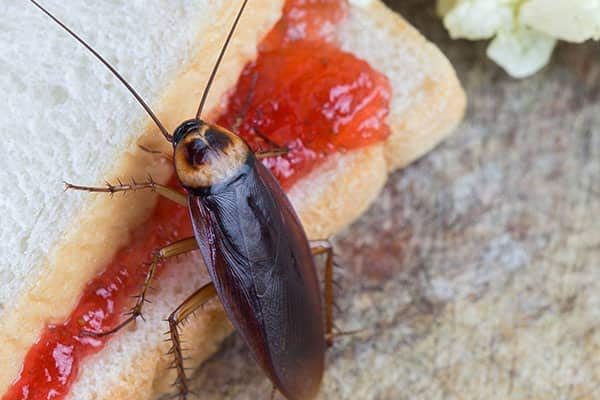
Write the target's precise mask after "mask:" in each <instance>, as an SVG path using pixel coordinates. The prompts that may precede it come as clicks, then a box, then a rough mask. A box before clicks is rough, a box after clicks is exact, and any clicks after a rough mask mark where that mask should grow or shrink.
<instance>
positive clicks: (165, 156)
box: [138, 144, 173, 162]
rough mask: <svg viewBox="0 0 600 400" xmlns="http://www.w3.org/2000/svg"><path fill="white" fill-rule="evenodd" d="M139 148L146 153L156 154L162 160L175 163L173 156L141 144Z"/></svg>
mask: <svg viewBox="0 0 600 400" xmlns="http://www.w3.org/2000/svg"><path fill="white" fill-rule="evenodd" d="M138 147H139V148H140V150H142V151H145V152H146V153H150V154H156V155H158V156H160V157H161V158H164V159H165V160H167V161H171V162H173V156H172V155H170V154H167V153H164V152H162V151H160V150H153V149H151V148H149V147H146V146H142V145H141V144H138Z"/></svg>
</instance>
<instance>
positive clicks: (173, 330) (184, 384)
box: [168, 282, 217, 400]
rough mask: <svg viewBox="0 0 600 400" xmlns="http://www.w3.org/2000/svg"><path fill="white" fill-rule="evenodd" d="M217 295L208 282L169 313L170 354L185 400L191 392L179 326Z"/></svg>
mask: <svg viewBox="0 0 600 400" xmlns="http://www.w3.org/2000/svg"><path fill="white" fill-rule="evenodd" d="M216 295H217V292H216V290H215V286H214V285H213V284H212V282H209V283H207V284H206V285H204V286H202V287H201V288H200V289H198V290H196V291H195V292H194V293H193V294H192V295H191V296H190V297H188V298H187V299H186V300H185V301H184V302H183V303H181V305H180V306H179V307H177V308H176V309H175V311H173V312H172V313H171V315H169V319H168V321H169V336H170V339H171V342H172V343H173V346H172V347H171V349H170V350H169V354H173V357H174V360H173V364H172V365H173V367H174V368H175V369H177V379H176V380H175V385H177V386H178V387H179V399H180V400H185V399H186V398H187V395H188V394H189V393H190V390H189V386H188V381H187V377H186V375H185V368H184V366H183V362H184V358H183V351H182V349H181V339H180V337H179V331H178V329H177V327H178V326H179V324H181V323H182V322H183V321H185V320H186V319H187V318H188V317H189V316H190V315H192V314H193V313H194V311H196V310H197V309H198V308H200V307H202V305H204V304H205V303H206V302H207V301H208V300H210V299H212V298H213V297H215V296H216Z"/></svg>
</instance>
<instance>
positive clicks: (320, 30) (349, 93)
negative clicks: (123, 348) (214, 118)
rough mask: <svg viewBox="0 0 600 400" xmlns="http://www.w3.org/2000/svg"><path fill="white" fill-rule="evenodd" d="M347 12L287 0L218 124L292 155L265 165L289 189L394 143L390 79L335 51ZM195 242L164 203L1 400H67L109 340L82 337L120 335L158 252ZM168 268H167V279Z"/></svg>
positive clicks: (330, 0)
mask: <svg viewBox="0 0 600 400" xmlns="http://www.w3.org/2000/svg"><path fill="white" fill-rule="evenodd" d="M345 11H346V3H345V2H344V1H343V0H288V1H287V3H286V5H285V7H284V13H283V17H282V18H281V20H280V21H279V22H278V23H277V24H276V26H275V27H274V28H273V30H272V31H271V32H270V33H269V34H268V35H267V37H266V38H265V39H264V40H263V42H262V43H261V45H260V47H259V54H258V57H257V59H256V61H255V62H253V63H250V64H248V65H247V66H246V68H245V69H244V72H243V73H242V75H241V77H240V79H239V82H238V83H237V87H236V88H235V90H234V91H233V93H232V94H231V98H230V100H229V105H228V108H227V110H226V112H225V113H224V114H223V115H222V116H221V117H220V118H219V121H218V122H219V123H220V124H221V125H223V126H225V127H229V128H230V129H232V130H233V131H235V132H238V133H239V134H240V135H241V136H242V137H244V139H245V140H247V141H248V143H249V144H250V145H251V146H252V148H253V149H255V150H267V149H273V148H278V147H287V148H288V149H289V152H288V153H287V154H286V155H285V156H278V157H274V158H270V159H266V160H264V163H265V164H266V165H267V166H268V167H269V168H270V170H271V171H272V172H273V174H274V175H275V176H276V177H277V178H278V179H279V181H280V182H281V184H282V185H283V186H284V188H289V187H290V186H292V185H293V184H294V183H295V182H297V181H298V179H300V178H301V177H302V176H304V175H306V174H307V173H309V172H310V171H312V170H313V169H314V168H315V167H316V166H317V165H318V163H320V162H322V161H323V160H324V159H325V158H326V157H327V156H329V155H331V154H334V153H337V152H344V151H348V150H351V149H355V148H358V147H362V146H366V145H369V144H372V143H375V142H379V141H382V140H384V139H385V138H386V137H387V135H388V134H389V129H388V128H387V126H386V125H385V123H384V119H385V117H386V115H387V113H388V103H389V97H390V88H389V83H388V81H387V79H386V78H385V77H384V76H383V75H381V74H380V73H378V72H376V71H374V70H373V69H372V68H371V67H370V66H369V65H368V64H367V63H366V62H364V61H361V60H359V59H357V58H356V57H354V56H353V55H351V54H349V53H345V52H343V51H341V50H339V49H338V48H337V47H336V44H335V40H336V31H335V25H336V24H337V23H339V22H340V21H341V20H342V18H343V17H344V15H345ZM171 183H172V184H175V180H173V182H171ZM191 235H192V229H191V226H190V222H189V216H188V213H187V210H185V209H183V208H182V207H179V206H177V205H176V204H174V203H172V202H170V201H168V200H165V199H162V198H161V199H159V201H158V205H157V207H156V210H155V211H154V213H153V215H152V216H151V217H150V219H149V220H148V221H147V222H146V223H145V224H143V225H142V226H141V227H139V228H137V229H136V230H135V232H134V233H133V239H132V241H131V243H129V244H128V245H127V247H126V248H124V249H122V250H120V251H119V252H118V253H117V255H116V256H115V258H114V259H113V261H112V262H111V263H110V264H109V265H107V266H106V268H105V269H104V271H103V272H102V273H101V274H100V275H98V276H97V277H96V278H94V279H93V280H92V281H91V282H89V283H88V285H87V287H86V288H85V290H84V293H83V294H82V297H81V298H80V300H79V303H78V304H77V306H76V307H75V309H74V310H73V312H72V313H71V315H70V316H69V317H68V318H67V319H66V320H65V321H64V322H63V323H61V324H54V325H48V326H47V327H46V328H45V329H44V331H43V332H42V334H41V337H40V339H39V340H38V342H37V343H35V344H34V345H33V346H32V347H31V349H29V351H28V353H27V355H26V358H25V361H24V364H23V368H22V370H21V373H20V375H19V377H18V379H17V380H16V381H15V382H14V383H13V385H12V387H11V388H10V389H9V390H8V392H7V393H6V394H5V395H4V396H3V397H2V399H3V400H25V399H28V400H47V399H54V400H58V399H62V398H64V397H65V396H66V395H67V393H68V392H69V389H70V387H71V385H72V383H73V382H74V380H75V379H76V377H77V373H78V371H79V368H80V366H81V363H82V361H83V360H84V359H85V358H86V357H88V356H90V355H92V354H95V353H97V352H98V351H100V350H101V349H102V347H103V346H104V344H105V343H106V341H107V340H109V338H110V337H107V338H102V339H95V338H91V337H83V336H80V332H81V331H82V330H84V329H85V330H92V331H105V330H108V329H110V328H112V327H114V326H115V325H116V324H117V323H118V322H119V321H120V320H121V319H122V315H123V313H124V312H125V311H127V310H128V309H129V308H130V307H131V306H133V303H132V299H131V298H130V296H132V295H135V294H137V293H138V292H139V286H140V285H141V284H142V282H143V279H144V273H145V268H144V267H143V263H144V262H146V261H148V259H149V258H150V256H151V254H152V251H153V250H155V249H157V248H160V247H163V246H165V245H166V244H168V243H170V242H173V241H175V240H177V239H181V238H184V237H188V236H191ZM165 268H169V264H168V263H167V264H166V265H165V266H164V267H163V268H160V269H159V270H158V273H159V274H160V273H161V271H164V269H165Z"/></svg>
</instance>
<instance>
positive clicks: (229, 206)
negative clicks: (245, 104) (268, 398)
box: [173, 120, 325, 399]
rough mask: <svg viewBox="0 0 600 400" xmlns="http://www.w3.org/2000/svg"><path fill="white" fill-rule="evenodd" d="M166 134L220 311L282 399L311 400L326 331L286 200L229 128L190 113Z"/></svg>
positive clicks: (300, 233) (310, 265)
mask: <svg viewBox="0 0 600 400" xmlns="http://www.w3.org/2000/svg"><path fill="white" fill-rule="evenodd" d="M173 139H174V140H173V144H174V147H175V157H174V159H175V166H176V173H177V175H178V178H179V180H180V182H181V184H182V186H183V187H184V188H185V189H186V190H187V191H188V193H189V194H188V204H189V210H190V216H191V218H192V224H193V227H194V234H195V237H196V240H197V242H198V244H199V246H200V251H201V252H202V255H203V258H204V262H205V264H206V266H207V267H208V270H209V273H210V276H211V278H212V282H213V284H214V285H215V288H216V291H217V293H218V295H219V298H220V300H221V302H222V303H223V306H224V307H225V310H226V311H227V314H228V315H229V318H230V319H231V321H232V322H233V324H234V326H235V327H236V329H237V331H238V332H239V333H240V334H241V336H242V337H243V338H244V340H245V341H246V343H247V344H248V346H249V348H250V351H251V352H252V354H253V355H254V357H255V359H256V360H257V362H258V363H259V364H260V365H261V367H262V368H263V369H264V370H265V372H266V373H267V374H268V375H269V377H270V378H271V380H272V381H273V383H274V384H275V385H276V387H277V388H278V389H279V390H280V391H281V392H282V393H283V394H284V395H285V396H286V397H288V398H290V399H307V398H312V397H313V396H314V395H315V394H316V392H317V391H318V388H319V384H320V382H321V376H322V374H323V364H324V353H325V328H324V324H323V317H322V311H321V310H322V308H321V301H320V290H319V286H318V283H317V276H316V273H315V266H314V262H313V257H312V254H311V250H310V246H309V243H308V240H307V239H306V235H305V234H304V230H303V228H302V225H301V223H300V221H299V219H298V217H297V216H296V214H295V212H294V210H293V208H292V206H291V204H290V202H289V201H288V199H287V197H286V195H285V193H284V192H283V190H282V189H281V187H280V186H279V184H278V183H277V181H276V180H275V178H274V177H273V176H272V175H271V173H270V172H269V171H268V170H267V169H266V168H265V167H264V166H263V165H262V164H261V163H260V162H256V158H255V156H254V154H253V153H252V152H251V151H250V148H249V147H248V146H247V145H246V143H245V142H244V141H243V140H242V139H240V138H239V137H237V136H235V135H234V134H233V133H231V132H228V131H226V130H224V129H223V128H220V127H217V126H214V125H209V124H207V123H205V122H203V121H200V120H192V121H188V122H185V123H183V124H182V125H181V126H180V127H179V128H178V130H177V131H176V132H175V135H174V138H173Z"/></svg>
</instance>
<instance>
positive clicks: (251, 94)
mask: <svg viewBox="0 0 600 400" xmlns="http://www.w3.org/2000/svg"><path fill="white" fill-rule="evenodd" d="M257 80H258V72H256V71H254V73H253V74H252V80H251V81H250V90H249V91H248V96H246V101H245V102H244V107H242V111H241V112H240V113H239V115H238V116H237V117H236V119H235V123H234V124H233V126H232V127H231V130H232V131H233V132H235V133H238V130H239V129H240V126H241V125H242V122H244V120H245V119H246V115H248V110H249V109H250V103H252V97H254V89H255V88H256V81H257Z"/></svg>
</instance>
